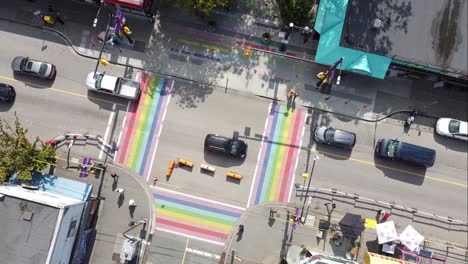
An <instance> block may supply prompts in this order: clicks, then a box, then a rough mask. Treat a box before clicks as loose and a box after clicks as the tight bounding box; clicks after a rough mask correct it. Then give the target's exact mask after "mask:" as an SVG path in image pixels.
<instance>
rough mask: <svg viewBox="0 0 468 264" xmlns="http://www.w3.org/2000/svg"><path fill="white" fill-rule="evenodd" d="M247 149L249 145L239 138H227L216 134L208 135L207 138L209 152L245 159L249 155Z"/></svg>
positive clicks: (206, 147) (206, 145)
mask: <svg viewBox="0 0 468 264" xmlns="http://www.w3.org/2000/svg"><path fill="white" fill-rule="evenodd" d="M247 148H248V145H247V143H245V142H244V141H242V140H240V139H237V138H227V137H223V136H219V135H214V134H208V135H206V137H205V149H206V150H209V151H216V152H221V153H224V154H228V155H231V156H234V157H239V158H245V156H246V155H247Z"/></svg>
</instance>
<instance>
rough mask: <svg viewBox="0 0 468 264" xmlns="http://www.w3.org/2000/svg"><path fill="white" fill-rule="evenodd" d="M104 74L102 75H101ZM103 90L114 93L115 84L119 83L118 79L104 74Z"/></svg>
mask: <svg viewBox="0 0 468 264" xmlns="http://www.w3.org/2000/svg"><path fill="white" fill-rule="evenodd" d="M101 74H102V73H101ZM102 75H103V76H102V80H101V87H100V88H101V89H105V90H110V91H114V88H115V84H116V83H117V79H118V78H117V77H115V76H112V75H107V74H102Z"/></svg>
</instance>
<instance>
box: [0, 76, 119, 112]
mask: <svg viewBox="0 0 468 264" xmlns="http://www.w3.org/2000/svg"><path fill="white" fill-rule="evenodd" d="M0 79H4V80H9V81H12V82H17V83H24V84H27V85H29V86H34V87H39V88H43V89H44V90H49V91H53V92H59V93H64V94H68V95H73V96H76V97H82V98H88V99H92V100H95V101H98V102H103V103H108V104H116V105H119V106H125V107H126V106H127V105H126V104H120V103H116V102H113V101H110V100H106V99H101V98H96V97H92V96H87V95H84V94H79V93H74V92H69V91H66V90H62V89H57V88H53V87H47V86H43V85H38V84H35V83H30V82H24V81H18V80H16V79H13V78H10V77H6V76H0Z"/></svg>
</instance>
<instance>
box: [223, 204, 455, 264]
mask: <svg viewBox="0 0 468 264" xmlns="http://www.w3.org/2000/svg"><path fill="white" fill-rule="evenodd" d="M336 202H337V209H336V210H331V212H327V211H326V210H325V208H317V207H314V208H312V207H311V208H308V209H307V212H306V213H305V214H304V216H306V217H307V219H306V221H305V223H304V224H301V223H298V224H297V225H295V227H294V224H293V222H292V221H291V219H290V218H289V219H288V215H289V217H291V216H292V215H293V214H294V212H295V210H296V209H295V208H296V207H298V206H299V205H298V204H292V203H290V204H284V203H268V204H262V205H259V206H255V207H252V208H249V210H248V211H247V212H246V213H245V214H244V215H243V216H242V217H241V218H240V219H239V221H238V222H237V225H236V226H235V228H233V232H232V233H231V235H230V237H229V238H228V240H227V241H228V242H227V243H226V245H225V251H224V252H225V255H224V258H225V260H226V262H225V263H231V262H230V261H231V259H232V253H234V262H233V263H249V264H257V263H263V264H277V263H279V261H280V259H281V258H282V257H285V258H286V259H287V261H288V263H297V261H299V260H300V259H302V258H303V256H302V255H301V254H300V252H301V251H302V249H303V248H307V250H309V251H312V252H316V253H318V254H325V255H328V256H332V257H337V258H341V261H340V262H342V263H348V262H346V261H350V262H351V261H352V260H354V261H357V262H359V263H362V262H363V260H364V256H365V253H366V252H368V251H369V252H379V251H380V245H379V244H378V242H377V234H376V231H375V228H373V227H369V226H368V227H366V229H365V230H364V231H363V232H362V233H361V236H360V237H358V238H354V239H353V238H349V237H346V236H342V233H341V231H340V226H339V224H338V223H339V222H340V220H341V219H342V218H343V217H344V215H345V214H346V213H354V214H358V215H361V216H362V219H365V218H368V219H371V220H376V214H377V213H376V211H372V212H367V213H363V212H362V210H359V208H355V209H353V210H352V211H350V212H344V211H340V210H339V209H338V208H340V207H341V206H342V205H341V204H340V202H339V201H336ZM270 209H274V210H276V212H275V213H273V214H272V215H270ZM288 212H289V213H288ZM299 214H300V213H299ZM328 220H329V221H330V229H329V230H328V231H323V233H322V234H321V238H319V237H318V231H319V223H320V222H321V221H325V222H326V221H328ZM390 220H392V221H395V225H396V228H397V233H398V234H399V233H401V232H402V231H403V229H404V227H405V226H404V225H402V223H405V222H407V221H406V220H405V219H403V218H401V217H400V216H398V215H392V216H391V219H390ZM239 225H244V231H243V232H239V231H238V226H239ZM334 230H336V232H335V231H334ZM335 234H339V235H340V236H342V237H341V242H342V244H341V245H336V244H335V243H334V240H333V236H334V235H335ZM253 245H255V246H253ZM422 247H423V248H424V249H426V250H430V251H432V252H433V253H434V255H437V256H447V258H448V263H464V260H463V259H464V257H462V256H463V252H464V251H463V250H461V251H456V252H455V251H453V249H452V252H449V246H444V245H443V244H435V243H434V240H432V238H430V237H427V235H426V236H425V242H424V243H423V244H422Z"/></svg>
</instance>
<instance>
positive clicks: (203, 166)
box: [200, 164, 216, 172]
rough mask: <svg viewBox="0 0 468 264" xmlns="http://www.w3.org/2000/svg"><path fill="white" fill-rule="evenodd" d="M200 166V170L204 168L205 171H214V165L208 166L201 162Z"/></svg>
mask: <svg viewBox="0 0 468 264" xmlns="http://www.w3.org/2000/svg"><path fill="white" fill-rule="evenodd" d="M200 168H202V170H205V171H210V172H215V170H216V169H215V167H213V166H208V165H206V164H201V165H200Z"/></svg>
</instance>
